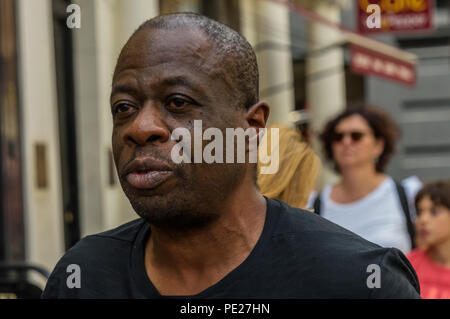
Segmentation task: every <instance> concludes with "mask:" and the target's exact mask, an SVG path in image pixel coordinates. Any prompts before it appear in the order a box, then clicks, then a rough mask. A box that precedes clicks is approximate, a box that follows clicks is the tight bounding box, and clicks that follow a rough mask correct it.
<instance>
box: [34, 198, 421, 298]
mask: <svg viewBox="0 0 450 319" xmlns="http://www.w3.org/2000/svg"><path fill="white" fill-rule="evenodd" d="M266 201H267V214H266V220H265V224H264V228H263V231H262V234H261V236H260V238H259V240H258V242H257V243H256V245H255V247H254V248H253V250H252V251H251V253H250V255H249V256H248V257H247V258H246V260H245V261H243V262H242V263H241V264H240V265H239V266H238V267H237V268H235V269H234V270H232V271H231V272H230V273H229V274H228V275H226V276H225V277H224V278H223V279H221V280H220V281H219V282H217V283H216V284H214V285H212V286H211V287H209V288H207V289H206V290H204V291H203V292H201V293H199V294H197V295H194V296H186V297H189V298H261V299H272V298H419V294H418V292H419V284H418V280H417V276H416V273H415V272H414V269H413V268H412V266H411V265H410V263H409V262H408V260H407V259H406V257H405V256H404V255H403V254H402V253H401V252H400V251H399V250H398V249H395V248H381V247H380V246H378V245H376V244H373V243H371V242H368V241H366V240H364V239H362V238H361V237H359V236H357V235H355V234H353V233H352V232H350V231H348V230H346V229H344V228H342V227H340V226H338V225H336V224H334V223H331V222H329V221H327V220H325V219H323V218H322V217H320V216H317V215H316V214H312V213H310V212H307V211H303V210H300V209H296V208H292V207H290V206H288V205H286V204H285V203H283V202H281V201H278V200H272V199H267V198H266ZM149 235H150V227H149V225H148V223H146V222H145V221H144V220H143V219H137V220H134V221H132V222H129V223H127V224H124V225H122V226H120V227H118V228H116V229H113V230H110V231H107V232H104V233H100V234H96V235H91V236H87V237H85V238H84V239H82V240H81V241H80V242H78V243H77V244H76V245H75V246H74V247H73V248H71V249H70V250H68V251H67V253H66V254H65V255H64V256H63V257H62V258H61V260H60V261H59V262H58V264H57V265H56V267H55V269H54V270H53V273H52V274H51V276H50V278H49V280H48V283H47V286H46V288H45V291H44V293H43V295H42V296H43V298H120V299H121V298H150V299H151V298H170V297H166V296H161V295H160V294H159V293H158V291H157V290H156V288H155V287H154V286H153V285H152V283H151V281H150V279H149V277H148V276H147V273H146V270H145V265H144V247H145V243H146V240H147V238H148V236H149ZM71 264H75V265H78V266H79V270H80V271H79V273H78V275H79V277H78V278H79V281H78V283H79V288H77V287H73V286H74V284H73V283H74V282H76V281H74V277H73V276H74V275H77V274H75V272H74V270H73V268H69V270H68V266H69V265H71ZM369 265H375V266H369ZM368 267H369V269H368ZM377 267H379V268H378V270H377ZM69 276H72V277H70V278H69ZM376 276H378V277H376ZM369 277H370V278H369ZM377 278H378V279H379V281H377V280H378V279H377ZM68 282H69V285H68ZM70 282H71V283H72V284H70ZM69 286H70V287H72V288H69ZM378 287H379V288H378ZM177 298H180V297H179V296H178V297H177Z"/></svg>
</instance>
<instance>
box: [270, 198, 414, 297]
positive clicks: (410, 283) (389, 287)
mask: <svg viewBox="0 0 450 319" xmlns="http://www.w3.org/2000/svg"><path fill="white" fill-rule="evenodd" d="M271 205H272V208H274V210H273V212H274V213H275V214H278V216H277V218H274V220H275V221H276V225H275V227H274V229H273V232H272V238H271V243H272V248H273V249H272V250H273V251H274V254H275V255H276V256H273V258H275V259H277V260H278V259H280V258H281V259H283V260H285V261H284V263H285V264H286V265H291V266H292V267H298V268H299V269H302V270H304V271H305V273H301V274H302V278H300V279H299V280H301V281H302V283H303V284H304V285H306V286H310V287H315V289H319V290H320V288H317V287H324V289H323V290H324V291H323V294H330V295H333V296H338V297H343V298H347V297H350V298H354V297H356V298H361V297H362V298H377V297H378V298H380V297H381V298H410V297H413V298H416V297H418V296H419V295H418V291H419V285H418V280H417V275H416V273H415V271H414V269H413V268H412V266H411V265H410V263H409V261H408V259H407V258H406V257H405V256H404V255H403V253H402V252H401V251H399V250H398V249H395V248H382V247H380V246H379V245H377V244H374V243H372V242H369V241H367V240H365V239H364V238H362V237H360V236H358V235H356V234H354V233H353V232H351V231H349V230H347V229H345V228H342V227H340V226H338V225H336V224H334V223H332V222H330V221H328V220H326V219H324V218H322V217H320V216H319V215H317V214H314V213H312V212H309V211H305V210H301V209H297V208H293V207H290V206H289V205H287V204H285V203H283V202H282V201H278V200H271ZM280 255H282V256H280ZM291 266H289V267H291ZM289 267H288V268H289ZM374 269H376V270H377V271H378V270H379V271H380V272H381V286H382V288H381V289H370V288H368V284H367V280H368V278H369V276H370V274H371V273H372V272H373V271H374ZM342 287H347V288H346V289H343V288H342ZM323 294H321V295H323Z"/></svg>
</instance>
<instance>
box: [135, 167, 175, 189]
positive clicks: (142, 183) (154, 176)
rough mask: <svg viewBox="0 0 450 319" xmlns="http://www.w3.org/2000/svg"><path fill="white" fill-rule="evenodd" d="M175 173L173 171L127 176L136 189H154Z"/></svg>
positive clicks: (139, 173) (138, 173)
mask: <svg viewBox="0 0 450 319" xmlns="http://www.w3.org/2000/svg"><path fill="white" fill-rule="evenodd" d="M172 174H173V173H172V172H171V171H146V172H136V173H130V174H128V175H127V181H128V183H130V184H131V185H132V186H134V187H135V188H140V189H152V188H156V187H158V186H159V185H161V184H162V183H164V182H165V181H166V180H167V179H168V178H169V177H170V176H171V175H172Z"/></svg>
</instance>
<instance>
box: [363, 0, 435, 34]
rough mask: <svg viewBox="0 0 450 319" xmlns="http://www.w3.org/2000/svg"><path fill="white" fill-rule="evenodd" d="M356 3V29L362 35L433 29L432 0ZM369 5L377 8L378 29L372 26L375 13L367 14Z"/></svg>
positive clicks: (385, 0) (365, 0)
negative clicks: (378, 15)
mask: <svg viewBox="0 0 450 319" xmlns="http://www.w3.org/2000/svg"><path fill="white" fill-rule="evenodd" d="M356 1H357V7H358V8H357V15H358V29H359V31H360V32H362V33H372V32H393V31H413V30H428V29H431V28H432V27H433V23H432V20H433V0H356ZM371 4H376V5H377V6H378V7H377V8H379V14H380V22H381V23H380V25H379V27H375V26H374V25H373V21H375V16H374V15H376V14H377V12H376V11H373V10H372V11H371V10H369V12H367V7H368V6H369V5H371Z"/></svg>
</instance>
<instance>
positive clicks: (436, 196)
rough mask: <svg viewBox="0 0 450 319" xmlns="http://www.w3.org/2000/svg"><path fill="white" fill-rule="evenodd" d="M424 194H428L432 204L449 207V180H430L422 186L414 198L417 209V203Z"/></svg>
mask: <svg viewBox="0 0 450 319" xmlns="http://www.w3.org/2000/svg"><path fill="white" fill-rule="evenodd" d="M425 196H430V199H431V201H432V202H433V204H434V205H436V206H437V205H440V206H444V207H446V208H447V209H450V180H443V181H436V182H431V183H428V184H426V185H425V186H424V187H422V189H421V190H420V191H419V192H418V193H417V195H416V198H415V200H414V203H415V205H416V210H417V211H419V210H418V208H417V204H419V202H420V201H421V200H422V199H423V198H424V197H425Z"/></svg>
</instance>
